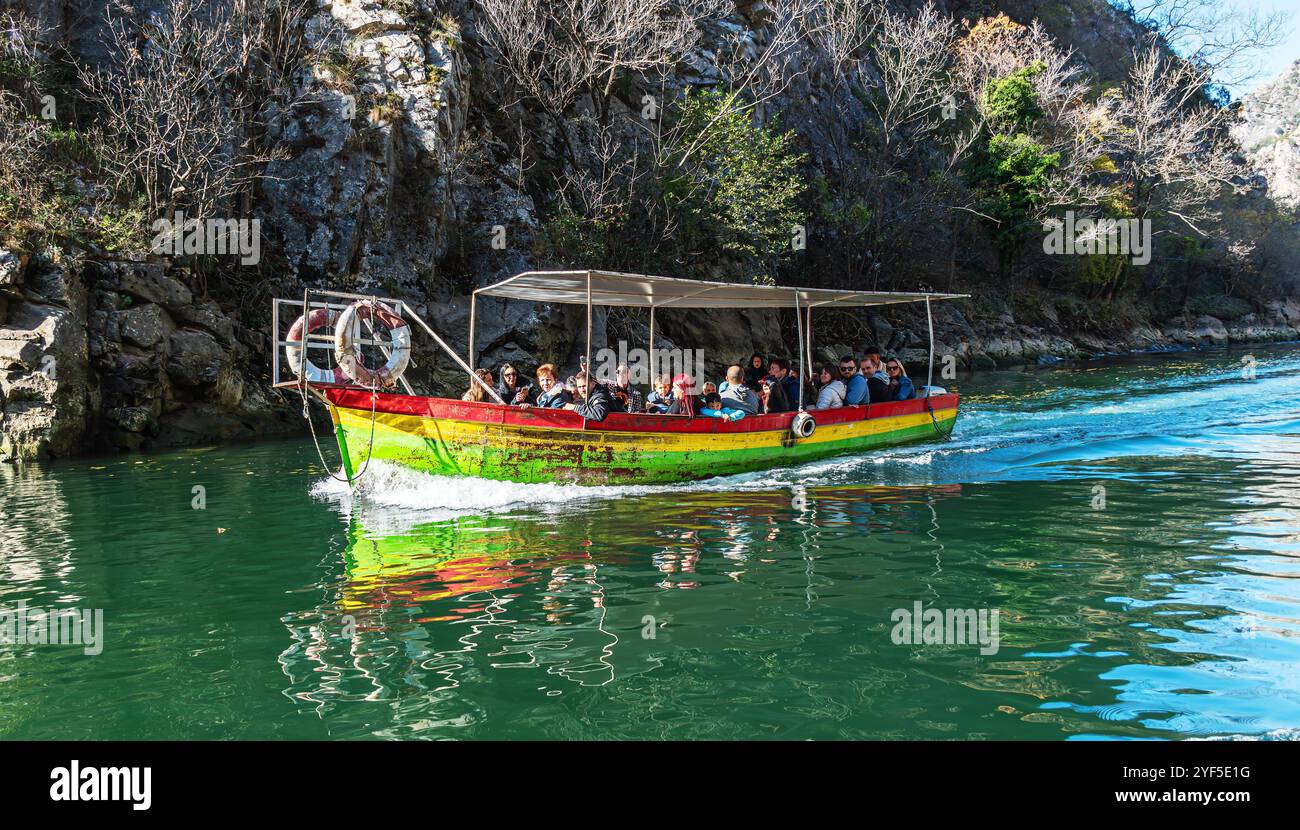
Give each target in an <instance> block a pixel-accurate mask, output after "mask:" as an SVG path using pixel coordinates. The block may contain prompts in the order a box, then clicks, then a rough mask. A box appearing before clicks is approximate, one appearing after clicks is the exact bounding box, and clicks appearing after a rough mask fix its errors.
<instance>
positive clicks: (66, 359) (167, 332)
mask: <svg viewBox="0 0 1300 830" xmlns="http://www.w3.org/2000/svg"><path fill="white" fill-rule="evenodd" d="M0 259H2V257H0ZM186 279H187V275H186V274H184V273H183V272H174V273H169V272H168V271H167V270H166V269H165V268H164V266H163V265H161V264H157V263H144V262H109V263H67V264H65V265H62V266H58V265H55V264H53V263H51V262H48V261H32V262H30V263H26V264H25V267H24V268H23V269H22V270H21V271H19V272H17V276H16V277H15V278H12V279H10V280H8V281H7V283H6V285H5V286H4V287H3V288H0V298H3V299H4V305H3V306H0V308H3V310H4V311H3V314H2V315H0V459H2V460H10V461H15V460H16V461H28V460H34V459H38V458H47V457H65V456H69V455H74V454H77V453H80V452H86V451H102V450H124V449H125V450H135V449H144V448H155V447H167V446H180V445H186V444H191V443H201V442H210V441H214V440H229V439H238V438H254V437H258V436H261V435H268V434H276V433H284V432H290V431H294V430H296V429H297V422H296V420H295V419H294V417H293V415H292V413H291V411H290V408H289V407H288V406H287V404H286V403H285V402H284V401H282V400H279V399H278V398H277V396H275V395H273V394H272V393H270V392H269V391H267V390H266V389H265V385H263V384H258V385H256V386H254V387H253V389H252V390H251V391H246V389H247V386H246V384H245V382H244V377H245V376H246V375H248V374H249V370H250V365H249V361H250V358H251V359H253V360H254V361H255V362H256V361H258V360H260V359H261V356H262V353H263V349H262V346H261V343H260V341H259V340H258V339H257V338H255V337H253V336H251V335H250V334H249V333H247V332H243V331H242V329H241V327H240V326H239V324H238V323H237V322H236V321H234V320H232V319H231V318H230V317H229V316H227V315H226V314H224V313H223V312H222V311H221V309H220V308H219V307H218V306H217V305H216V304H215V303H213V302H212V301H210V300H201V301H199V302H197V303H196V302H195V300H194V297H193V293H192V291H191V290H190V288H189V286H188V285H186ZM254 355H256V357H254Z"/></svg>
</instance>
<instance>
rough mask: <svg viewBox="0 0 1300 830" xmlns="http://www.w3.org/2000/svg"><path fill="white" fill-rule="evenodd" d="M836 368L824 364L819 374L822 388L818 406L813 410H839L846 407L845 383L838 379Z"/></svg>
mask: <svg viewBox="0 0 1300 830" xmlns="http://www.w3.org/2000/svg"><path fill="white" fill-rule="evenodd" d="M836 374H837V372H836V368H835V366H834V365H833V364H830V363H825V364H822V367H821V371H820V372H818V381H819V383H820V386H819V387H818V391H817V405H816V406H814V407H812V408H813V409H838V408H839V407H841V406H844V392H845V388H844V381H842V380H840V379H839V378H838V377H836Z"/></svg>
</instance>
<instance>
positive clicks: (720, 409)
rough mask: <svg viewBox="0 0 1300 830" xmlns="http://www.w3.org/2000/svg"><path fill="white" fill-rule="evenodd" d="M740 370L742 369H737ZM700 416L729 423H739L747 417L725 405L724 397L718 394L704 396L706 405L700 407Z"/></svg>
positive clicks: (712, 393) (711, 393)
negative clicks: (720, 419) (721, 419)
mask: <svg viewBox="0 0 1300 830" xmlns="http://www.w3.org/2000/svg"><path fill="white" fill-rule="evenodd" d="M736 368H740V367H736ZM700 414H701V415H704V416H706V417H709V418H723V419H725V420H728V421H739V420H740V419H741V418H743V417H745V414H746V413H744V412H742V411H741V410H739V409H734V408H732V407H730V406H726V405H724V404H723V397H722V396H721V395H719V394H718V393H717V392H710V393H709V394H707V395H705V396H704V405H703V406H702V407H700Z"/></svg>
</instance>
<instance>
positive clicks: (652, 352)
mask: <svg viewBox="0 0 1300 830" xmlns="http://www.w3.org/2000/svg"><path fill="white" fill-rule="evenodd" d="M647 357H648V358H649V359H650V388H651V389H653V388H654V385H655V382H656V381H658V380H659V374H658V372H657V371H656V369H655V362H656V361H655V307H654V306H650V354H649V355H647Z"/></svg>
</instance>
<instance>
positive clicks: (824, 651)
mask: <svg viewBox="0 0 1300 830" xmlns="http://www.w3.org/2000/svg"><path fill="white" fill-rule="evenodd" d="M1244 354H1245V352H1224V351H1216V352H1206V353H1195V354H1171V355H1158V356H1147V357H1141V358H1131V359H1116V360H1111V361H1107V362H1102V363H1091V364H1082V365H1078V366H1073V367H1045V368H1039V369H1034V370H1030V371H1022V372H995V373H987V374H981V375H975V376H972V377H968V378H962V379H959V380H958V381H957V382H953V383H950V384H949V385H950V386H953V387H955V388H957V389H959V390H960V391H962V392H963V393H964V395H965V396H966V398H965V400H964V402H963V411H962V415H961V418H960V421H959V424H958V426H957V431H956V433H955V435H954V437H953V439H952V440H951V441H948V442H946V443H943V444H938V445H925V446H915V447H910V448H901V449H897V450H892V451H888V452H884V453H879V454H876V455H874V456H872V457H869V458H858V459H842V460H837V461H833V462H823V463H817V464H813V465H808V466H805V467H801V468H798V469H793V470H785V471H780V472H769V473H762V474H753V475H747V476H741V477H736V478H728V479H722V480H714V481H707V482H701V483H696V484H693V485H672V486H664V487H646V488H620V489H613V488H605V489H584V488H576V487H560V486H545V485H508V484H501V483H491V482H482V481H470V480H448V479H432V478H426V477H421V476H418V475H414V474H408V473H404V472H402V471H400V470H395V469H391V468H386V467H376V468H375V469H373V470H371V471H370V472H369V473H368V474H367V477H366V478H365V480H364V481H363V483H362V488H361V490H360V492H358V493H357V494H349V493H347V492H346V488H344V487H342V486H341V485H339V484H337V483H336V482H333V481H331V480H330V479H329V477H328V475H327V474H326V473H325V471H324V469H323V468H322V466H321V464H320V462H319V461H318V460H317V458H316V455H315V450H314V449H313V448H312V445H311V443H310V442H309V441H290V442H280V443H266V444H261V445H255V446H245V447H226V448H218V449H208V450H198V451H191V452H184V453H175V454H169V455H158V456H148V457H139V456H126V457H110V458H100V459H86V460H80V461H76V462H70V463H59V464H54V465H50V466H47V467H27V468H23V469H17V468H13V467H7V466H0V488H2V489H0V517H2V519H3V521H0V613H3V612H4V611H5V610H6V609H9V610H12V609H14V608H16V607H18V605H19V604H20V603H21V604H25V606H26V607H28V608H47V609H48V608H77V609H103V614H104V640H103V651H102V653H101V654H98V655H93V656H90V655H86V654H84V653H83V649H82V648H81V647H79V646H73V645H49V644H41V645H36V644H30V643H24V644H8V645H0V736H2V737H4V738H70V739H77V738H149V739H151V738H306V739H314V738H659V737H672V738H786V739H802V738H820V739H827V738H919V739H952V738H976V739H981V738H1028V739H1044V740H1062V739H1080V738H1096V737H1103V738H1131V737H1146V738H1185V737H1206V736H1258V737H1281V738H1288V737H1295V736H1297V735H1300V637H1298V636H1297V634H1298V632H1300V580H1298V579H1297V577H1300V477H1298V474H1300V404H1298V403H1297V393H1300V349H1296V348H1276V349H1270V350H1257V351H1255V352H1254V353H1253V354H1254V355H1255V356H1256V358H1257V363H1256V365H1255V373H1256V374H1255V377H1254V379H1247V378H1244V377H1243V376H1242V369H1243V364H1242V363H1241V358H1242V356H1243V355H1244ZM196 486H201V487H203V488H205V489H204V491H203V493H204V496H205V498H206V504H205V505H204V509H195V504H196V502H195V500H196V495H195V490H194V488H195V487H196ZM1099 488H1104V489H1099ZM917 602H920V603H922V607H924V608H937V609H972V610H973V609H985V610H986V611H989V610H993V609H996V610H997V611H998V619H999V642H998V648H997V651H996V653H992V654H981V653H980V648H979V646H978V645H977V644H966V643H948V644H930V645H912V644H906V643H903V644H896V643H895V642H894V639H895V638H894V637H892V636H891V633H892V631H893V629H894V622H893V619H892V617H891V615H893V614H894V613H895V612H896V611H898V610H899V609H909V610H910V609H913V608H914V607H915V605H914V604H915V603H917ZM650 634H653V637H652V638H651V637H650V636H649V635H650Z"/></svg>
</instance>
